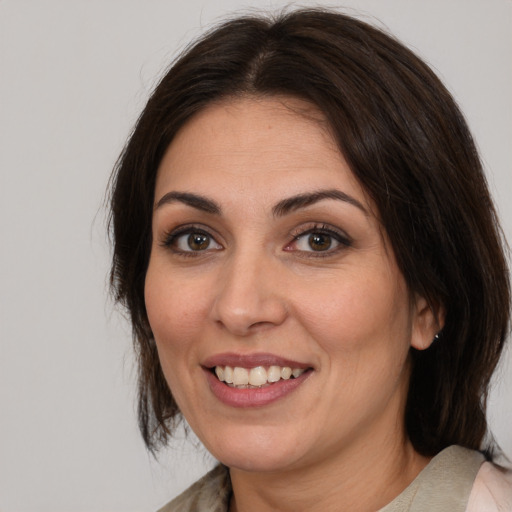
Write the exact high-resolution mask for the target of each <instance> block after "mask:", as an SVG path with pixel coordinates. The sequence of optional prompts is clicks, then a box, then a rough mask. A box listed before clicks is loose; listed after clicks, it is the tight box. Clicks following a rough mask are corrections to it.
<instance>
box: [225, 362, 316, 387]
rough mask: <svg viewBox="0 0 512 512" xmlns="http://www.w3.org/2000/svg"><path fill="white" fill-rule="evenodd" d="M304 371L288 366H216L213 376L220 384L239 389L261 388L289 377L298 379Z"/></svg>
mask: <svg viewBox="0 0 512 512" xmlns="http://www.w3.org/2000/svg"><path fill="white" fill-rule="evenodd" d="M305 371H306V370H305V369H304V368H293V369H292V368H290V367H289V366H270V367H269V368H268V369H266V368H264V367H263V366H256V367H255V368H250V369H247V368H241V367H239V366H235V367H234V368H233V367H231V366H216V367H215V375H217V378H218V379H219V380H220V381H221V382H226V384H230V385H232V386H236V387H240V388H251V387H261V386H265V385H268V384H272V383H274V382H278V381H279V380H281V379H283V380H288V379H290V378H291V377H294V378H297V377H300V376H301V375H302V374H303V373H304V372H305Z"/></svg>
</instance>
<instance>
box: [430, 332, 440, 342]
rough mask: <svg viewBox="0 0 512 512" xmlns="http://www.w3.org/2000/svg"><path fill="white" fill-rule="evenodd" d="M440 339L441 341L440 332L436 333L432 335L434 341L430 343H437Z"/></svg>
mask: <svg viewBox="0 0 512 512" xmlns="http://www.w3.org/2000/svg"><path fill="white" fill-rule="evenodd" d="M440 339H441V332H438V333H436V334H435V335H434V340H433V341H432V343H434V342H436V341H439V340H440Z"/></svg>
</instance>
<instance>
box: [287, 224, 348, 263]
mask: <svg viewBox="0 0 512 512" xmlns="http://www.w3.org/2000/svg"><path fill="white" fill-rule="evenodd" d="M312 234H320V235H327V236H329V237H331V239H333V240H334V241H336V242H337V243H338V244H339V245H338V246H337V247H335V248H334V249H331V248H328V249H327V250H325V251H313V250H311V251H298V252H300V253H301V254H302V256H304V257H307V258H327V257H329V256H332V255H333V254H336V253H338V252H339V251H342V250H343V249H346V248H348V247H351V246H352V243H353V242H352V240H351V239H350V237H349V236H348V235H347V234H346V233H344V232H343V231H341V230H337V229H335V228H333V227H332V226H329V225H327V224H313V225H312V226H310V227H308V228H306V229H304V228H303V227H301V228H300V229H298V230H297V231H296V232H292V233H291V235H292V236H293V241H292V242H290V243H289V244H287V246H286V247H289V246H290V245H291V244H293V243H296V242H297V241H299V240H300V239H302V238H304V237H307V236H308V235H312ZM285 250H286V248H285Z"/></svg>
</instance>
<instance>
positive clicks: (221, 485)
mask: <svg viewBox="0 0 512 512" xmlns="http://www.w3.org/2000/svg"><path fill="white" fill-rule="evenodd" d="M230 496H231V481H230V478H229V471H228V469H227V468H226V467H225V466H222V465H219V466H216V467H215V468H213V469H212V470H211V471H210V472H209V473H207V474H206V475H205V476H203V478H201V479H200V480H198V481H197V482H195V483H194V484H192V485H191V486H190V487H189V488H188V489H187V490H186V491H184V492H183V493H182V494H180V495H179V496H178V497H176V498H174V499H173V500H172V501H171V502H170V503H168V504H167V505H165V506H164V507H163V508H161V509H160V510H159V511H158V512H226V510H227V507H228V503H229V498H230Z"/></svg>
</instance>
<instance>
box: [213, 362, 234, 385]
mask: <svg viewBox="0 0 512 512" xmlns="http://www.w3.org/2000/svg"><path fill="white" fill-rule="evenodd" d="M217 368H218V366H216V367H215V369H217ZM219 380H222V379H221V378H220V377H219ZM224 382H227V383H228V384H233V368H231V366H226V367H225V368H224Z"/></svg>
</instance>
